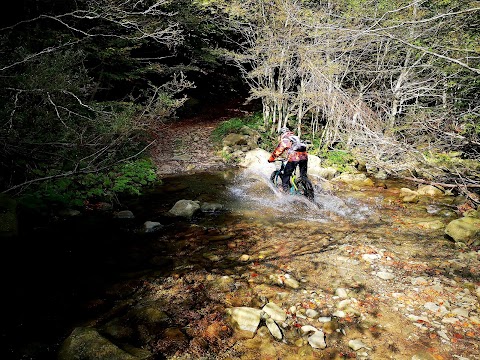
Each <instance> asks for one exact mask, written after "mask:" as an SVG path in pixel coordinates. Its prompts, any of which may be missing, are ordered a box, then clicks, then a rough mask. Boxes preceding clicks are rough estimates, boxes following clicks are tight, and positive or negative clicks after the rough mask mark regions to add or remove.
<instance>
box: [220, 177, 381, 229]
mask: <svg viewBox="0 0 480 360" xmlns="http://www.w3.org/2000/svg"><path fill="white" fill-rule="evenodd" d="M228 189H229V191H230V193H231V195H232V196H233V197H234V198H236V200H237V202H238V204H237V205H238V209H239V211H243V210H261V212H262V213H263V214H266V215H269V216H276V217H283V218H285V217H288V218H291V219H302V220H309V221H317V222H329V221H332V220H334V219H337V218H338V217H343V218H348V219H357V220H359V219H364V218H366V217H368V216H369V214H371V213H372V211H373V210H372V209H371V208H370V206H369V205H368V204H366V203H361V202H360V201H359V200H358V199H354V198H348V197H347V198H345V199H343V198H341V197H339V196H337V195H334V194H333V193H331V192H328V191H325V190H323V189H322V188H321V186H320V185H318V184H317V185H316V186H315V200H314V201H313V202H312V201H309V200H308V199H307V198H305V197H303V196H299V195H290V194H285V193H283V192H282V191H281V190H280V189H278V188H276V187H275V186H274V185H273V183H272V182H271V181H270V176H267V175H266V174H264V173H262V172H255V171H254V170H253V171H252V170H251V169H246V170H244V171H243V172H241V173H239V174H237V176H236V177H235V179H234V180H233V182H232V183H231V185H230V186H229V188H228ZM275 214H276V215H275Z"/></svg>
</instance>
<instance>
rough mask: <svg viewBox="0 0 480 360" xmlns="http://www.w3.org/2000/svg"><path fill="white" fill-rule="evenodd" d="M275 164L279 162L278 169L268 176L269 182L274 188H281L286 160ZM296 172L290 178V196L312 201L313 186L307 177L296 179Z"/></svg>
mask: <svg viewBox="0 0 480 360" xmlns="http://www.w3.org/2000/svg"><path fill="white" fill-rule="evenodd" d="M275 162H276V163H277V162H280V167H279V168H278V169H276V170H275V171H274V172H272V175H270V181H271V182H272V183H273V185H274V186H275V187H279V188H281V187H282V174H283V172H284V170H285V165H286V164H287V160H286V159H279V160H275ZM295 173H296V171H294V172H293V173H292V175H291V176H290V191H289V192H290V194H291V195H303V196H305V197H306V198H307V199H308V200H310V201H313V200H314V198H315V192H314V190H313V185H312V182H311V181H310V179H308V178H307V177H305V178H302V177H297V175H296V174H295Z"/></svg>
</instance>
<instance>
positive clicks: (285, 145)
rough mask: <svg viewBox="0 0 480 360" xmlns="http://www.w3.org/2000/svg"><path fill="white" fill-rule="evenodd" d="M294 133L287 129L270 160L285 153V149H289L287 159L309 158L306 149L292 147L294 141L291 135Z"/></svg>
mask: <svg viewBox="0 0 480 360" xmlns="http://www.w3.org/2000/svg"><path fill="white" fill-rule="evenodd" d="M292 135H294V133H293V132H291V131H287V132H286V133H284V134H283V135H282V137H281V138H280V142H279V143H278V145H277V147H276V148H275V150H273V152H272V154H271V155H270V158H269V159H268V161H269V162H271V161H274V160H275V159H276V158H277V157H279V156H280V155H282V154H283V152H284V151H287V161H289V162H290V161H300V160H306V159H307V158H308V155H307V152H306V151H301V152H300V151H294V150H292V149H291V147H292V141H291V140H290V139H289V137H290V136H292Z"/></svg>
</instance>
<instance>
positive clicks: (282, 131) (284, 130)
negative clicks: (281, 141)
mask: <svg viewBox="0 0 480 360" xmlns="http://www.w3.org/2000/svg"><path fill="white" fill-rule="evenodd" d="M288 131H290V129H289V128H288V127H286V126H284V127H282V128H281V129H280V131H279V133H280V134H282V135H283V134H285V133H286V132H288Z"/></svg>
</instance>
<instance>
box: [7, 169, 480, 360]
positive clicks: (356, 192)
mask: <svg viewBox="0 0 480 360" xmlns="http://www.w3.org/2000/svg"><path fill="white" fill-rule="evenodd" d="M315 183H316V194H315V201H314V202H313V203H312V202H309V201H308V200H306V199H304V198H302V197H299V196H285V195H282V194H281V193H279V192H278V191H276V190H275V189H274V188H273V187H272V186H271V184H270V183H269V181H268V178H267V177H264V176H262V175H259V174H252V173H248V172H244V171H242V170H238V169H232V170H227V171H219V172H212V173H196V174H192V175H182V176H178V177H169V178H165V179H164V183H163V185H162V186H159V187H158V188H156V189H152V190H151V191H149V192H148V193H147V194H145V195H143V196H141V197H139V198H135V199H123V200H122V207H123V208H124V209H128V210H131V211H132V212H133V214H134V215H135V218H134V219H113V218H112V216H111V214H109V213H104V212H99V211H94V210H92V211H90V212H87V213H85V214H83V215H82V216H80V217H74V218H62V217H55V218H54V217H52V216H50V218H49V219H48V221H47V220H45V219H44V218H41V219H40V218H38V219H31V218H25V219H24V220H22V222H21V226H22V229H23V230H22V232H21V236H20V238H19V239H18V241H17V242H16V243H15V244H12V246H11V248H10V249H9V250H8V252H4V261H3V264H2V272H3V274H4V280H3V287H4V291H3V293H4V295H3V298H4V300H5V301H6V305H4V307H3V308H4V310H5V314H4V321H3V322H2V324H3V326H2V342H3V346H2V348H3V351H4V355H5V356H4V357H3V356H2V359H7V358H8V359H10V358H11V359H55V358H56V356H57V353H58V350H59V348H60V345H61V344H62V342H63V341H64V340H65V339H66V338H67V337H68V335H69V334H70V333H71V331H72V330H73V329H75V328H76V327H85V326H91V327H94V328H96V329H99V331H100V332H102V331H105V330H104V329H105V328H106V325H105V324H108V323H109V321H110V322H111V321H113V320H115V321H120V320H119V319H122V316H121V312H119V311H118V310H117V307H118V304H119V303H122V304H130V305H122V306H126V307H128V306H131V307H133V306H135V304H136V305H137V306H139V304H142V303H143V301H145V298H149V299H150V297H151V299H150V300H151V301H154V299H155V301H157V300H158V299H159V298H162V302H161V306H162V311H165V313H166V314H167V315H168V318H169V321H168V324H163V325H161V326H160V328H157V329H156V330H155V334H149V335H148V336H146V335H145V334H144V332H145V331H146V330H142V331H143V333H142V332H141V331H140V330H139V329H138V328H137V327H138V326H139V325H138V323H136V324H135V325H131V324H130V325H129V326H131V327H132V329H133V326H136V328H135V329H133V330H131V332H132V334H134V335H130V336H131V338H122V339H121V341H120V343H122V344H123V343H125V342H129V341H130V342H131V344H130V345H134V346H136V347H138V348H143V349H147V350H148V351H149V352H150V353H151V354H152V358H155V359H166V358H169V359H174V358H175V359H177V358H178V359H180V358H182V359H190V358H191V359H197V358H205V359H207V358H208V359H217V358H218V359H224V358H225V359H226V358H231V359H260V358H272V359H290V358H291V359H295V358H325V356H327V357H326V358H331V359H344V358H355V357H356V358H365V359H382V360H383V359H408V360H410V359H412V357H413V356H424V357H418V358H419V359H452V358H453V357H452V356H453V355H455V356H457V358H459V359H460V358H462V356H463V358H466V359H475V358H478V356H480V355H479V354H480V350H479V348H478V343H477V344H476V345H475V341H474V339H478V335H479V331H480V330H479V327H478V324H475V316H478V301H477V303H476V305H475V304H473V305H472V304H466V305H462V304H464V303H466V302H467V300H468V299H469V297H468V296H467V295H468V294H467V293H465V296H464V297H462V296H461V297H460V298H459V297H458V296H459V295H458V294H463V293H464V292H463V291H465V289H466V291H467V292H468V291H470V290H471V291H474V289H475V286H478V285H479V277H478V265H479V256H478V253H476V252H475V251H473V252H472V251H465V250H464V249H458V248H457V247H456V246H455V245H454V243H453V242H452V241H450V240H449V239H446V238H445V236H444V233H443V228H442V227H441V226H438V224H440V225H442V224H443V225H445V224H447V223H448V221H451V220H453V219H455V218H456V217H457V216H458V214H457V213H456V212H455V206H456V204H457V203H458V202H459V201H460V200H461V199H456V198H454V197H453V196H450V197H445V198H442V199H438V198H436V199H434V198H428V197H425V198H423V199H421V200H420V202H419V203H416V204H404V203H402V202H401V199H400V197H399V189H400V188H401V187H410V188H413V187H414V185H413V184H408V183H403V184H402V183H399V182H395V181H382V182H377V183H376V184H375V186H370V187H361V186H355V187H349V186H345V185H342V184H340V183H339V184H336V185H334V186H332V185H329V186H326V185H327V184H324V183H321V182H315ZM181 199H187V200H198V201H199V202H201V203H203V202H207V203H218V204H222V205H223V210H222V211H217V212H214V213H198V214H196V215H195V216H194V217H193V218H192V219H190V220H186V219H179V218H173V217H171V216H169V215H168V210H169V209H171V208H172V206H173V205H174V204H175V202H176V201H178V200H181ZM21 219H22V218H21ZM145 221H157V222H160V223H161V224H163V225H164V227H163V229H162V230H161V231H159V232H157V233H153V234H144V233H142V231H141V229H142V225H143V223H144V222H145ZM432 224H433V225H432ZM435 224H436V225H435ZM474 250H475V249H474ZM465 253H467V254H469V257H462V256H463V255H462V254H465ZM380 273H388V274H391V276H392V279H393V280H392V279H390V280H385V279H382V278H381V277H379V276H377V275H379V274H380ZM285 277H287V278H293V279H295V280H296V281H297V282H298V284H299V287H297V288H290V287H288V286H286V285H285V283H284V282H282V279H285ZM225 279H227V280H228V281H227V282H228V284H229V285H228V286H226V287H225V286H224V285H222V281H224V280H225ZM279 279H280V280H279ZM419 279H423V280H424V283H423V282H422V281H423V280H419ZM230 280H231V281H232V282H231V283H230ZM166 284H169V285H168V286H167V285H166ZM437 285H438V287H437V288H435V289H437V290H438V292H437V293H434V292H433V290H432V286H437ZM192 289H193V290H192ZM338 289H346V290H347V292H348V294H349V295H348V299H350V300H349V301H350V302H349V309H350V310H351V311H350V312H348V311H346V312H345V311H344V313H346V314H343V315H344V316H340V315H338V313H337V316H333V315H332V314H334V313H336V312H337V311H338V310H339V309H340V308H339V303H340V302H341V300H342V298H339V297H338V296H336V291H337V290H338ZM472 289H473V290H472ZM153 294H156V295H155V296H156V297H155V296H153ZM159 294H161V295H159ZM438 297H440V298H442V301H441V303H438V304H436V305H437V306H442V305H443V304H445V303H448V304H449V306H450V307H451V308H452V309H453V308H458V307H462V306H463V307H464V308H466V309H467V310H468V312H469V314H468V315H469V318H467V319H464V318H460V320H459V323H460V324H461V325H459V324H457V323H455V324H454V325H451V324H450V323H443V322H442V320H443V318H444V317H446V316H447V315H445V314H443V315H442V316H443V317H441V316H440V315H438V314H430V313H428V311H427V310H425V304H426V303H435V299H436V298H438ZM165 298H168V299H169V300H168V301H165ZM180 299H183V300H181V301H180ZM186 299H188V301H187V300H186ZM459 299H460V300H459ZM466 299H467V300H466ZM266 301H272V302H276V303H278V304H279V305H280V306H281V307H282V308H284V309H286V311H288V313H289V314H290V315H289V317H290V320H292V321H293V322H292V323H290V324H285V327H284V329H283V334H284V338H283V340H282V341H275V340H273V338H271V337H270V336H265V332H263V330H262V331H259V334H263V335H262V336H260V335H257V336H256V337H255V338H254V339H252V340H246V339H243V340H238V339H236V338H235V336H234V335H235V334H234V333H233V332H232V331H231V329H230V327H229V326H227V320H226V318H225V316H224V310H225V309H226V308H228V307H232V306H249V307H261V306H262V305H264V303H265V302H266ZM455 302H458V304H454V303H455ZM174 304H175V306H174ZM344 304H345V303H343V305H344ZM432 306H433V305H432ZM352 308H353V310H352ZM308 309H312V310H315V311H317V312H318V313H319V316H320V318H331V321H330V322H328V323H327V324H328V325H325V324H324V323H321V322H319V321H318V319H310V318H308V317H305V316H304V315H305V311H306V310H308ZM449 310H450V309H449ZM122 311H124V310H122ZM332 316H333V317H332ZM412 316H416V317H421V316H424V317H423V318H421V321H412ZM448 316H450V315H448ZM452 316H453V315H452ZM452 316H450V317H452ZM470 318H472V319H473V320H471V319H470ZM209 322H210V323H216V322H217V323H219V324H221V326H219V328H218V329H220V330H216V331H215V330H212V329H211V327H208V326H206V325H205V324H206V323H209ZM332 324H333V325H332ZM301 325H312V326H314V327H316V328H318V329H322V327H323V330H324V331H325V334H326V342H327V348H326V349H323V350H314V349H312V348H311V346H310V345H309V344H308V342H307V341H306V340H305V338H304V337H302V335H301V334H299V333H298V327H299V326H301ZM125 326H127V325H125ZM332 326H333V330H332ZM171 329H175V331H176V332H175V331H173V330H171ZM205 329H206V330H205ZM208 329H210V330H208ZM227 329H228V330H227ZM172 331H173V334H174V335H172ZM212 332H213V335H212ZM267 335H268V333H267ZM106 336H107V337H109V336H108V335H106ZM109 338H111V334H110V337H109ZM179 338H180V340H179ZM359 339H360V340H362V341H363V342H364V343H365V344H366V345H365V347H364V348H362V349H361V350H357V351H354V350H352V348H351V347H349V346H348V343H349V341H350V340H359ZM172 344H173V345H172ZM199 344H201V345H199ZM472 344H473V345H472ZM262 354H263V355H262ZM182 356H183V357H182ZM428 356H430V357H428Z"/></svg>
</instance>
